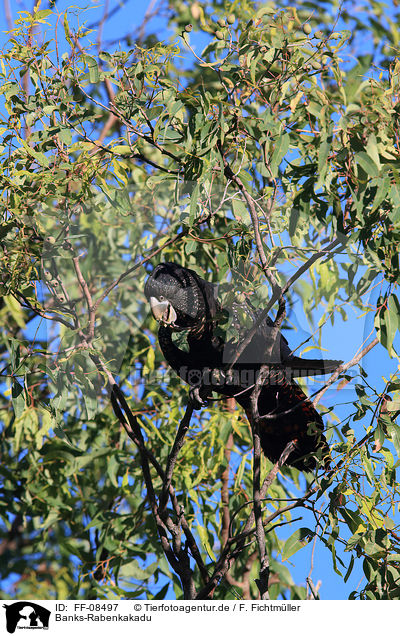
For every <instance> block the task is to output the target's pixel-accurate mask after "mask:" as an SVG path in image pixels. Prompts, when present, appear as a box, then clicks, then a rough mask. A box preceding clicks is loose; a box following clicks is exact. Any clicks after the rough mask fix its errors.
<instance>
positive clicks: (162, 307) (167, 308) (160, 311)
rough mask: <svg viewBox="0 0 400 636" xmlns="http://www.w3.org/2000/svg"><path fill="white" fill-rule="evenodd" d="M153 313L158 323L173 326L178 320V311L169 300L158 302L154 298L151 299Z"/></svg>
mask: <svg viewBox="0 0 400 636" xmlns="http://www.w3.org/2000/svg"><path fill="white" fill-rule="evenodd" d="M150 307H151V313H152V314H153V316H154V318H155V319H156V320H157V322H161V323H163V324H166V325H171V324H173V323H174V322H175V320H176V319H177V315H176V311H175V309H174V308H173V306H172V305H171V303H170V302H168V300H163V301H161V300H158V298H155V297H154V296H151V297H150Z"/></svg>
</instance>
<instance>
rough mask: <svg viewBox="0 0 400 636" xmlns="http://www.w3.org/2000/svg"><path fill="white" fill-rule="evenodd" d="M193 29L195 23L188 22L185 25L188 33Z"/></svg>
mask: <svg viewBox="0 0 400 636" xmlns="http://www.w3.org/2000/svg"><path fill="white" fill-rule="evenodd" d="M192 29H193V24H187V25H186V26H185V31H186V33H190V31H191V30H192Z"/></svg>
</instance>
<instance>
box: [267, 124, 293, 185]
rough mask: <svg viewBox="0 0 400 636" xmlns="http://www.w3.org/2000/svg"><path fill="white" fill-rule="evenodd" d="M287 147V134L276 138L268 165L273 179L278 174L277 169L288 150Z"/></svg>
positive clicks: (288, 142) (288, 138) (288, 139)
mask: <svg viewBox="0 0 400 636" xmlns="http://www.w3.org/2000/svg"><path fill="white" fill-rule="evenodd" d="M289 145H290V135H288V134H287V133H284V134H281V135H280V136H279V137H278V140H277V142H276V144H275V149H274V152H273V154H272V157H271V164H270V168H271V172H272V174H273V176H275V177H276V176H277V174H278V168H279V166H280V164H281V162H282V159H283V157H284V156H285V155H286V153H287V151H288V150H289Z"/></svg>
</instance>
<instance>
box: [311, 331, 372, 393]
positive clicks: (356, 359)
mask: <svg viewBox="0 0 400 636" xmlns="http://www.w3.org/2000/svg"><path fill="white" fill-rule="evenodd" d="M378 342H379V340H378V338H374V339H373V340H372V342H370V343H369V345H366V346H365V347H364V348H363V349H362V350H361V351H360V352H359V353H357V354H356V355H355V356H354V357H353V358H352V359H351V360H349V362H346V364H341V365H340V366H339V367H338V368H337V369H336V371H335V372H334V373H332V375H331V377H330V378H329V380H328V381H327V382H326V383H325V385H324V386H323V387H322V388H321V389H319V391H317V393H318V395H317V397H316V398H315V399H314V400H313V405H314V406H316V405H317V404H318V402H319V401H320V399H321V398H322V396H323V395H324V393H326V391H327V390H328V389H329V387H330V386H331V384H333V383H334V382H335V381H336V380H337V379H338V377H339V375H340V374H341V373H344V372H345V371H347V370H348V369H350V367H354V365H356V364H358V363H359V362H360V360H361V359H362V358H363V357H364V356H365V355H366V354H367V353H368V352H369V351H371V349H373V348H374V347H375V346H376V345H377V344H378Z"/></svg>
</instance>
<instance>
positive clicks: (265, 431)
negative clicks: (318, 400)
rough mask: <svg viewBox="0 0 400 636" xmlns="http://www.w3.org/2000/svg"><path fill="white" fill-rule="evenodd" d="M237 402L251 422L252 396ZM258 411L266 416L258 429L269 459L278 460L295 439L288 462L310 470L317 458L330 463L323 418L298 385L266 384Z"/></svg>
mask: <svg viewBox="0 0 400 636" xmlns="http://www.w3.org/2000/svg"><path fill="white" fill-rule="evenodd" d="M237 399H238V398H237ZM238 401H239V402H240V403H241V404H242V406H243V407H244V408H245V409H246V413H247V416H248V418H249V420H250V421H251V410H250V399H249V397H245V398H239V399H238ZM258 412H259V415H260V416H262V415H266V416H267V419H266V420H263V421H261V422H260V425H259V430H260V441H261V446H262V449H263V451H264V454H265V455H266V456H267V457H268V459H270V460H271V461H272V462H274V463H275V462H277V461H278V460H279V458H280V457H281V455H282V453H283V451H284V450H285V448H286V446H287V444H288V443H289V442H294V448H293V450H292V451H291V453H290V455H289V456H288V458H287V460H286V461H285V464H286V465H288V466H294V467H295V468H298V469H299V470H303V471H309V470H313V469H314V468H315V466H316V458H319V459H321V458H323V460H324V465H325V467H328V466H329V459H328V453H329V447H328V444H327V442H326V439H325V436H324V434H323V428H324V425H323V421H322V418H321V416H320V415H319V413H318V412H317V411H316V410H315V408H314V406H313V405H312V403H311V402H310V400H309V399H308V398H307V396H306V395H305V393H303V391H302V390H301V388H300V387H299V386H298V384H295V383H289V382H284V383H282V384H280V385H271V384H266V385H264V386H263V387H262V389H261V393H260V396H259V399H258Z"/></svg>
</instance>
